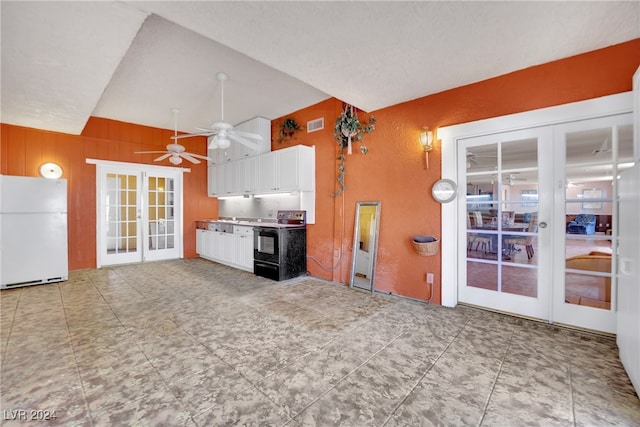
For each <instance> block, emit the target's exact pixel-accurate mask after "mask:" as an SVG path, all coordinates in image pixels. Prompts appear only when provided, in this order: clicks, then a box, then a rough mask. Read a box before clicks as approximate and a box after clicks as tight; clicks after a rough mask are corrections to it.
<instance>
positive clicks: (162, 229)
mask: <svg viewBox="0 0 640 427" xmlns="http://www.w3.org/2000/svg"><path fill="white" fill-rule="evenodd" d="M107 163H108V164H98V169H97V177H98V180H97V212H98V213H97V239H96V241H97V264H98V267H101V266H105V265H114V264H127V263H134V262H142V261H155V260H161V259H172V258H180V257H181V256H182V216H181V211H182V203H181V200H182V196H181V192H182V170H181V169H177V168H170V167H153V166H145V165H138V164H119V163H116V162H107Z"/></svg>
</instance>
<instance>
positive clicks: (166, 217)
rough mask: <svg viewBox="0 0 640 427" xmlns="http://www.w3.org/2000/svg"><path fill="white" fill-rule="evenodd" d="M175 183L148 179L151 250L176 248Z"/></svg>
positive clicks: (163, 179) (157, 178) (169, 179)
mask: <svg viewBox="0 0 640 427" xmlns="http://www.w3.org/2000/svg"><path fill="white" fill-rule="evenodd" d="M174 200H175V183H174V179H173V178H167V177H155V176H150V177H149V179H148V210H147V212H148V218H149V250H152V251H153V250H162V249H173V248H175V225H174V209H175V206H174Z"/></svg>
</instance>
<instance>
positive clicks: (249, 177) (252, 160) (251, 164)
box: [242, 157, 258, 194]
mask: <svg viewBox="0 0 640 427" xmlns="http://www.w3.org/2000/svg"><path fill="white" fill-rule="evenodd" d="M242 162H243V164H244V179H243V182H242V184H243V188H242V192H243V193H244V194H253V193H255V192H256V170H257V165H258V160H257V158H256V157H248V158H246V159H244V160H242Z"/></svg>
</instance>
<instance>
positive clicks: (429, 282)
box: [427, 273, 433, 285]
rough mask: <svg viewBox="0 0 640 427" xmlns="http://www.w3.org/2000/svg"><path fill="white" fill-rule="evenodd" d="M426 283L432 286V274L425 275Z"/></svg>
mask: <svg viewBox="0 0 640 427" xmlns="http://www.w3.org/2000/svg"><path fill="white" fill-rule="evenodd" d="M427 283H428V284H430V285H433V273H427Z"/></svg>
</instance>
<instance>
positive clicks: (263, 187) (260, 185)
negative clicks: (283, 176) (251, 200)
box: [256, 151, 278, 192]
mask: <svg viewBox="0 0 640 427" xmlns="http://www.w3.org/2000/svg"><path fill="white" fill-rule="evenodd" d="M276 153H277V151H273V152H270V153H265V154H262V155H261V156H259V157H258V179H257V183H256V187H257V191H258V192H268V191H277V189H278V185H277V182H276V171H277V166H276Z"/></svg>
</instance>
